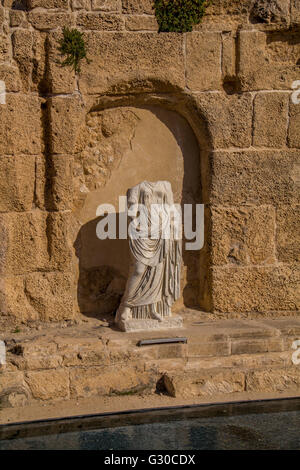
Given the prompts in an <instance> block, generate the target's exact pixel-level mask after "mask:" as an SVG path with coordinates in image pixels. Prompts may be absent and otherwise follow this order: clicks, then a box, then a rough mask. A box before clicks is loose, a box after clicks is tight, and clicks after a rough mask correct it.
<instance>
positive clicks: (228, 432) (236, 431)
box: [0, 398, 300, 450]
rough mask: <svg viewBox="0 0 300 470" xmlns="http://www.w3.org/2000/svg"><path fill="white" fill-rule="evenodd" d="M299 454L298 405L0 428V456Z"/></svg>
mask: <svg viewBox="0 0 300 470" xmlns="http://www.w3.org/2000/svg"><path fill="white" fill-rule="evenodd" d="M9 449H14V450H17V449H20V450H23V449H35V450H37V449H43V450H46V449H53V450H54V449H55V450H58V449H81V450H140V449H143V450H176V449H182V450H202V449H206V450H217V449H218V450H226V449H228V450H229V449H236V450H238V449H245V450H255V449H261V450H267V449H268V450H269V449H286V450H287V449H291V450H299V449H300V399H298V398H294V399H286V400H273V401H259V402H244V403H234V404H233V403H232V404H216V405H201V406H195V407H182V408H169V409H163V410H154V411H143V410H141V411H139V412H124V413H120V414H118V415H116V414H109V413H107V414H105V415H95V416H85V417H75V418H67V419H59V420H47V421H39V422H38V421H36V422H32V423H23V424H10V425H2V426H0V450H9Z"/></svg>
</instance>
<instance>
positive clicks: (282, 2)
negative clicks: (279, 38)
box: [250, 0, 289, 24]
mask: <svg viewBox="0 0 300 470" xmlns="http://www.w3.org/2000/svg"><path fill="white" fill-rule="evenodd" d="M250 18H251V21H252V23H267V24H269V23H284V24H288V23H289V4H288V2H286V0H255V2H254V4H253V7H252V9H251V16H250Z"/></svg>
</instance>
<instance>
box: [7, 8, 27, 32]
mask: <svg viewBox="0 0 300 470" xmlns="http://www.w3.org/2000/svg"><path fill="white" fill-rule="evenodd" d="M9 19H10V26H12V27H13V28H16V27H18V26H19V27H20V28H27V27H28V21H27V18H26V14H25V12H24V11H20V10H11V11H10V13H9Z"/></svg>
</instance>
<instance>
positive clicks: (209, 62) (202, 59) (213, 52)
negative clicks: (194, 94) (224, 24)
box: [186, 32, 222, 91]
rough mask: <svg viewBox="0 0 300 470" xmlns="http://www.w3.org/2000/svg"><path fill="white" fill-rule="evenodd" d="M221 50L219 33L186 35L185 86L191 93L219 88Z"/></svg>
mask: <svg viewBox="0 0 300 470" xmlns="http://www.w3.org/2000/svg"><path fill="white" fill-rule="evenodd" d="M221 48H222V37H221V34H219V33H210V32H205V33H200V32H199V33H198V32H194V33H188V34H187V36H186V84H187V86H188V88H189V89H190V90H192V91H206V90H219V89H220V88H221V80H222V71H221Z"/></svg>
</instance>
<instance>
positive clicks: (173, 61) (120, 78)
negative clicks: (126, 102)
mask: <svg viewBox="0 0 300 470" xmlns="http://www.w3.org/2000/svg"><path fill="white" fill-rule="evenodd" d="M85 39H86V45H87V50H88V51H89V55H88V57H89V59H90V60H91V62H90V63H89V64H84V67H83V69H82V72H81V75H80V82H79V86H80V90H81V91H82V92H85V93H102V92H104V91H109V90H111V91H115V92H116V93H117V92H122V93H124V92H125V91H134V92H138V91H147V90H151V89H153V84H152V82H153V83H155V85H156V88H157V86H158V85H159V88H160V89H161V91H167V90H170V89H174V88H176V87H181V88H183V87H184V60H183V45H182V41H183V37H182V35H179V34H174V33H170V34H168V33H166V34H163V35H154V34H151V33H149V34H147V33H141V34H138V33H137V34H134V35H133V34H131V33H115V34H113V33H98V32H93V33H85Z"/></svg>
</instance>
